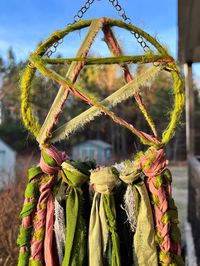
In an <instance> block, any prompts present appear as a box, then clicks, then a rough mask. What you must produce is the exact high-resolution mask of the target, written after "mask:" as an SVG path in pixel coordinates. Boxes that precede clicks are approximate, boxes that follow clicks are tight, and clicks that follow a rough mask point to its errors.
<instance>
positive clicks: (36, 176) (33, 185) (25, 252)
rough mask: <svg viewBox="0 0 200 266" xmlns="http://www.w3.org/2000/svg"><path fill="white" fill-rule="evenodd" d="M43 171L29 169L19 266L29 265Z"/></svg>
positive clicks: (23, 208) (35, 168)
mask: <svg viewBox="0 0 200 266" xmlns="http://www.w3.org/2000/svg"><path fill="white" fill-rule="evenodd" d="M40 180H41V170H40V169H39V168H37V167H34V168H31V169H29V182H28V184H27V187H26V190H25V199H24V204H23V207H22V210H21V213H20V218H21V219H22V223H21V227H20V233H19V236H18V239H17V244H18V245H19V246H20V253H19V258H18V266H26V265H28V260H29V255H30V242H31V236H32V231H33V219H34V216H35V210H36V204H37V199H38V195H39V183H40Z"/></svg>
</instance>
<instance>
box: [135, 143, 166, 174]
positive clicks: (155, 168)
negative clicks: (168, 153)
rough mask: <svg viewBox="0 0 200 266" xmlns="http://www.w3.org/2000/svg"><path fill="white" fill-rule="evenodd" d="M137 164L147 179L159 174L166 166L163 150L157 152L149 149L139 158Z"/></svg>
mask: <svg viewBox="0 0 200 266" xmlns="http://www.w3.org/2000/svg"><path fill="white" fill-rule="evenodd" d="M139 162H140V166H141V169H142V171H143V173H144V174H145V175H146V176H148V178H152V177H154V176H157V175H159V174H161V173H162V172H163V171H164V170H165V169H166V166H167V164H168V160H167V159H166V157H165V152H164V149H163V148H162V149H159V150H157V149H156V148H154V147H150V148H149V149H148V150H147V151H146V152H145V155H144V156H141V157H140V159H139Z"/></svg>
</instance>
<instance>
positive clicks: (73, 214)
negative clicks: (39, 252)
mask: <svg viewBox="0 0 200 266" xmlns="http://www.w3.org/2000/svg"><path fill="white" fill-rule="evenodd" d="M62 169H63V180H64V181H65V182H66V183H67V185H68V186H69V187H68V193H67V198H66V245H65V255H64V260H63V264H62V265H65V266H69V265H76V266H82V265H84V263H86V261H87V256H86V255H87V254H86V253H87V248H86V247H87V237H86V235H87V227H86V222H85V220H84V218H83V211H84V210H83V191H82V188H81V186H82V185H83V183H85V182H86V181H87V180H88V178H89V177H88V176H87V175H85V174H83V173H81V172H80V171H78V170H77V169H75V168H74V167H73V166H72V165H70V164H69V163H67V162H65V163H63V164H62Z"/></svg>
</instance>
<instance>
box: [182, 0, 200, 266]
mask: <svg viewBox="0 0 200 266" xmlns="http://www.w3.org/2000/svg"><path fill="white" fill-rule="evenodd" d="M178 59H179V62H180V64H181V66H183V70H184V76H185V92H186V142H187V158H188V166H189V184H188V190H189V191H188V223H187V226H186V227H187V231H186V234H188V237H186V240H187V243H186V244H187V252H188V254H187V255H188V265H194V266H195V265H197V259H198V260H199V261H200V160H199V155H200V150H197V149H195V147H196V145H195V141H196V136H198V135H199V133H200V132H195V123H194V108H195V106H194V88H193V71H192V68H193V64H194V63H199V62H200V1H199V0H178ZM196 122H198V123H200V121H196ZM197 133H198V134H197ZM190 231H191V236H190ZM192 239H194V244H193V241H192ZM193 246H194V247H195V248H194V249H193ZM195 253H196V256H197V259H196V257H195Z"/></svg>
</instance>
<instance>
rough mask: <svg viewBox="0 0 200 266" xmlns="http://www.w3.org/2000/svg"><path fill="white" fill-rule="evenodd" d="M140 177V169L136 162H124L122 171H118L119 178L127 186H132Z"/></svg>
mask: <svg viewBox="0 0 200 266" xmlns="http://www.w3.org/2000/svg"><path fill="white" fill-rule="evenodd" d="M140 176H141V169H140V167H139V165H138V162H137V161H135V162H131V161H126V162H125V163H124V167H123V169H122V171H120V175H119V178H120V179H121V180H122V181H123V182H124V183H126V184H127V185H128V184H132V183H133V182H134V181H136V180H137V179H138V178H139V177H140Z"/></svg>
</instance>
